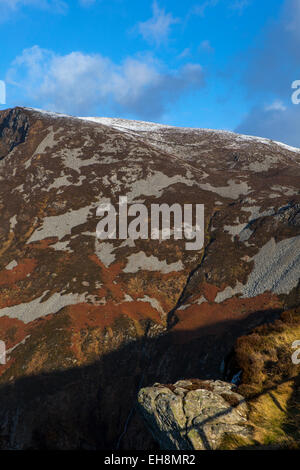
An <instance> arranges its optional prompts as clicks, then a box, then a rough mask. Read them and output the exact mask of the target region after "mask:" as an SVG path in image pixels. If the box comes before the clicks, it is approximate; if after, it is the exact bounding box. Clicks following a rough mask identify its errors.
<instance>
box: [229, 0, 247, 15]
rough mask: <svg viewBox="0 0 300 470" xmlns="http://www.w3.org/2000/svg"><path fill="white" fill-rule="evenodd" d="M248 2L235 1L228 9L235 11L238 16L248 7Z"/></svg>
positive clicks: (243, 0) (244, 0)
mask: <svg viewBox="0 0 300 470" xmlns="http://www.w3.org/2000/svg"><path fill="white" fill-rule="evenodd" d="M250 3H251V2H250V0H235V1H234V2H233V3H231V5H230V8H231V9H232V10H235V11H237V12H238V13H239V14H240V15H241V14H242V13H244V10H245V9H246V8H247V7H248V6H249V5H250Z"/></svg>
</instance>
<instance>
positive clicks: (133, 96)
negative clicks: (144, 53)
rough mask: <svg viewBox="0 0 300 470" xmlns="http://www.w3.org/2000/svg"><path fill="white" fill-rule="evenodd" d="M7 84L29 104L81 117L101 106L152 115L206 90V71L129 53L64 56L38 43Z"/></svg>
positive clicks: (106, 109)
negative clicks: (119, 59)
mask: <svg viewBox="0 0 300 470" xmlns="http://www.w3.org/2000/svg"><path fill="white" fill-rule="evenodd" d="M7 82H8V84H11V85H14V89H15V90H16V89H18V90H19V95H20V97H19V102H20V101H22V102H23V104H27V105H28V104H29V105H34V106H38V107H43V108H46V109H49V110H54V111H59V112H66V113H71V114H77V115H78V114H80V115H84V114H91V113H98V112H99V110H100V112H101V113H102V114H107V113H111V112H114V113H118V114H121V113H122V112H125V113H132V114H135V115H137V116H138V117H140V118H144V119H151V118H157V117H159V116H161V115H162V114H163V113H164V112H165V111H166V109H167V108H168V106H169V104H170V103H172V102H174V101H176V100H177V99H178V98H179V97H180V96H181V95H182V94H184V93H186V92H188V91H190V90H193V89H199V88H201V87H202V86H203V85H204V74H203V70H202V67H201V66H200V65H199V64H186V65H185V66H183V67H181V68H180V69H178V70H175V71H169V70H166V69H165V67H164V66H163V64H161V63H159V62H157V61H154V60H153V59H143V60H142V59H139V58H132V57H129V58H127V59H126V60H125V61H123V63H121V64H116V63H114V62H112V61H111V60H110V59H109V58H106V57H103V56H102V55H100V54H83V53H81V52H71V53H70V54H67V55H64V56H62V55H58V54H55V53H54V52H53V51H49V50H46V49H41V48H40V47H39V46H34V47H32V48H30V49H25V50H24V51H23V53H22V54H21V55H20V56H19V57H17V58H16V59H15V61H14V62H13V64H12V66H11V68H10V70H9V71H8V74H7ZM16 94H17V92H16ZM24 101H25V103H24Z"/></svg>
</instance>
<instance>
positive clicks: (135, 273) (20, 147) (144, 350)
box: [0, 108, 300, 449]
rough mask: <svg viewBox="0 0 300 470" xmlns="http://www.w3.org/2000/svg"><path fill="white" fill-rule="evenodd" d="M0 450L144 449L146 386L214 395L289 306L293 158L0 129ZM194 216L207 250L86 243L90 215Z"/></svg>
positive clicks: (296, 233)
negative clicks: (194, 212)
mask: <svg viewBox="0 0 300 470" xmlns="http://www.w3.org/2000/svg"><path fill="white" fill-rule="evenodd" d="M0 158H1V160H0V214H1V215H0V217H1V226H0V339H1V340H3V341H5V343H6V346H7V350H8V354H7V363H6V365H3V366H0V374H1V377H0V382H1V388H0V423H1V425H0V447H1V448H20V449H23V448H109V449H110V448H126V449H139V448H140V449H143V448H154V447H155V445H156V444H155V443H154V441H153V439H152V437H151V435H150V433H148V432H147V431H146V430H145V427H144V424H143V422H142V421H141V419H140V418H139V416H138V414H137V413H136V410H135V403H136V395H137V391H138V390H139V388H141V387H145V386H147V385H152V384H153V383H154V382H162V383H173V382H175V381H176V380H178V379H184V378H187V379H188V378H190V377H201V378H202V379H218V378H220V376H221V375H222V372H220V371H221V370H223V368H224V363H225V364H226V361H227V356H228V354H229V353H230V351H231V350H232V348H233V345H234V343H235V340H236V338H237V337H238V336H240V335H241V334H243V333H245V332H248V331H249V329H250V328H253V327H254V326H256V325H258V324H260V323H261V322H263V321H266V320H268V319H273V318H275V317H277V316H278V315H279V314H280V312H282V311H283V310H285V309H287V308H289V307H291V306H295V305H297V304H299V289H300V284H299V275H300V273H299V266H300V263H299V260H300V249H299V247H300V215H299V214H300V196H299V173H300V171H299V162H300V151H297V150H295V149H290V148H287V147H285V146H282V145H280V144H277V143H274V142H271V141H267V140H264V139H255V138H249V137H245V136H239V135H236V134H232V133H223V132H217V131H209V130H197V129H178V128H173V127H166V126H158V125H152V124H149V123H137V122H129V121H123V120H109V119H102V120H101V119H100V120H99V119H98V120H97V119H96V120H83V119H78V118H71V117H68V116H60V115H53V114H51V113H44V112H39V111H36V110H29V109H22V108H15V109H13V110H7V111H3V112H1V113H0ZM119 196H127V197H128V202H129V203H131V202H137V201H143V203H144V204H145V205H146V206H147V207H150V204H152V203H159V204H162V203H167V204H169V205H171V204H173V203H179V204H204V205H205V237H204V247H203V249H201V250H197V251H188V250H186V249H185V240H174V239H170V240H153V239H147V240H136V241H133V240H108V241H102V242H100V241H99V240H97V238H96V226H97V223H98V222H99V218H98V217H97V215H96V210H97V207H98V205H99V204H100V203H101V202H107V201H108V200H111V202H112V203H113V204H114V205H115V206H117V203H118V200H119Z"/></svg>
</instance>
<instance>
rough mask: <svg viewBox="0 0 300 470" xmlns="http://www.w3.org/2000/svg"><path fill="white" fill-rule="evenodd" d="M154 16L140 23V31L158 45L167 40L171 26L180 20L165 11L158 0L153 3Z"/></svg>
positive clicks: (148, 39)
mask: <svg viewBox="0 0 300 470" xmlns="http://www.w3.org/2000/svg"><path fill="white" fill-rule="evenodd" d="M152 11H153V16H152V18H150V19H149V20H147V21H145V22H141V23H139V24H138V31H139V33H140V34H141V35H142V36H143V38H144V39H145V40H146V41H148V42H150V43H155V44H157V45H159V44H161V43H162V42H165V41H167V39H168V37H169V34H170V31H171V26H172V25H173V24H176V23H178V22H179V19H178V18H174V17H173V15H172V14H171V13H165V11H164V10H163V9H160V8H159V6H158V4H157V2H156V0H154V2H153V4H152Z"/></svg>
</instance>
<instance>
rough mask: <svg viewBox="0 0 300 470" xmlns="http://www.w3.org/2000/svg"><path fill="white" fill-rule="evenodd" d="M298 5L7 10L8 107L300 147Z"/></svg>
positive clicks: (39, 1)
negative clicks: (295, 97)
mask: <svg viewBox="0 0 300 470" xmlns="http://www.w3.org/2000/svg"><path fill="white" fill-rule="evenodd" d="M299 24H300V0H202V1H198V0H187V1H185V2H183V1H182V0H156V1H151V0H150V1H148V0H73V1H65V0H0V39H1V44H2V48H1V63H0V79H2V80H5V82H6V84H7V104H6V105H5V106H4V105H1V108H2V109H3V108H5V107H11V106H15V105H21V106H32V107H39V108H44V109H49V110H53V111H57V112H64V113H68V114H73V115H81V116H85V115H86V116H91V115H93V116H95V115H97V116H112V117H115V116H117V117H123V118H129V119H141V120H152V121H155V122H162V123H166V124H172V125H178V126H189V127H206V128H217V129H230V130H237V131H238V132H242V133H247V134H253V135H261V136H264V137H269V138H272V139H274V140H281V141H283V142H286V143H288V144H290V145H295V146H299V147H300V105H298V106H297V105H294V104H292V102H291V94H292V89H291V84H292V82H293V81H294V80H297V79H300V28H299Z"/></svg>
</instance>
